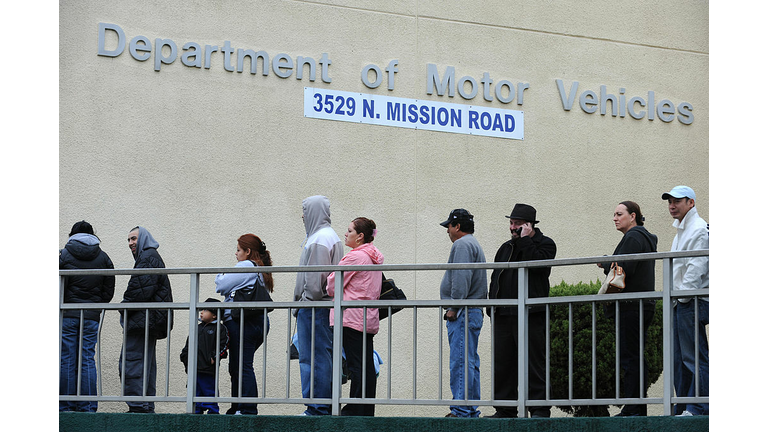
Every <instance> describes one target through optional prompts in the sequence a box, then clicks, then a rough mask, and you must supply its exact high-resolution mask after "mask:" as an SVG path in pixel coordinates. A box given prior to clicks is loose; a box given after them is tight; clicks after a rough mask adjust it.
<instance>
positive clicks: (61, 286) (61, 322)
mask: <svg viewBox="0 0 768 432" xmlns="http://www.w3.org/2000/svg"><path fill="white" fill-rule="evenodd" d="M62 306H64V276H59V382H61V340H62V338H63V337H64V334H63V333H64V309H62ZM99 373H101V370H99ZM59 393H61V392H59ZM61 396H62V395H61V394H59V398H61Z"/></svg>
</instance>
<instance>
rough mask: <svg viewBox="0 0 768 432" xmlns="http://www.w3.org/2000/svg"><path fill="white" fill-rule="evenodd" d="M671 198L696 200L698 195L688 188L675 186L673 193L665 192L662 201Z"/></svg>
mask: <svg viewBox="0 0 768 432" xmlns="http://www.w3.org/2000/svg"><path fill="white" fill-rule="evenodd" d="M670 198H690V199H692V200H696V193H695V192H694V191H693V189H691V188H689V187H688V186H683V185H680V186H675V187H673V188H672V190H671V191H669V192H665V193H663V194H662V195H661V199H663V200H668V199H670Z"/></svg>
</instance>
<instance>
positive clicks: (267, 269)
mask: <svg viewBox="0 0 768 432" xmlns="http://www.w3.org/2000/svg"><path fill="white" fill-rule="evenodd" d="M618 256H620V257H621V261H625V262H626V261H647V260H660V259H665V258H692V257H701V256H709V249H701V250H695V251H676V252H649V253H640V254H627V255H603V256H593V257H583V258H557V259H551V260H538V261H516V262H498V263H497V262H485V263H452V264H448V263H439V264H435V263H431V264H430V263H425V264H369V265H320V266H318V265H309V266H259V267H167V268H138V269H134V268H130V269H129V268H123V269H91V270H59V275H60V276H89V275H115V276H118V275H119V276H125V275H128V276H133V275H145V274H168V275H171V274H218V273H304V272H333V271H345V272H348V271H381V272H387V271H414V270H466V269H489V270H495V269H514V268H537V267H560V266H573V265H587V264H597V263H610V262H614V261H617V257H618Z"/></svg>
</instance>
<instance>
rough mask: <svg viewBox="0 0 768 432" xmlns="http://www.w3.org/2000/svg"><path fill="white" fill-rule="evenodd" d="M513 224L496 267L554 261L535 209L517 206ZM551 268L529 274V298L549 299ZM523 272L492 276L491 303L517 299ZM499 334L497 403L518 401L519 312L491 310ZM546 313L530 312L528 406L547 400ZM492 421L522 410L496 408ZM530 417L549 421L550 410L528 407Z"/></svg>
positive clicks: (496, 337) (554, 248)
mask: <svg viewBox="0 0 768 432" xmlns="http://www.w3.org/2000/svg"><path fill="white" fill-rule="evenodd" d="M506 217H507V218H508V219H509V230H510V232H511V234H512V238H511V239H510V240H508V241H506V242H504V243H503V244H502V245H501V247H499V250H498V251H497V252H496V258H495V259H494V262H517V261H534V260H547V259H554V258H555V254H556V252H557V246H556V245H555V242H554V241H553V240H552V239H551V238H549V237H547V236H545V235H544V234H542V232H541V230H540V229H538V228H536V227H535V226H536V224H537V223H539V221H537V220H536V209H535V208H533V207H532V206H530V205H528V204H515V207H514V209H512V213H511V214H510V215H509V216H506ZM550 272H551V267H533V268H530V269H529V273H528V292H527V297H528V298H536V297H549V274H550ZM517 273H518V270H517V269H496V270H494V271H493V273H492V274H491V286H490V293H489V296H488V297H489V298H491V299H516V298H517V293H518V284H517V282H518V275H517ZM487 313H488V315H489V316H491V317H492V321H493V334H494V346H495V350H494V359H493V362H494V363H493V364H494V380H495V381H494V385H493V388H494V398H495V399H498V400H515V399H517V395H518V382H517V368H518V361H517V356H518V346H519V343H521V342H522V341H519V340H518V337H517V331H518V314H517V306H513V307H493V308H488V310H487ZM545 332H546V312H545V309H544V306H534V307H529V308H528V342H529V344H528V347H529V349H528V355H529V357H528V400H541V399H545V398H546V375H545V373H546V371H545V370H544V368H545V366H546V359H545V355H546V333H545ZM494 408H496V413H495V414H494V415H492V416H489V417H494V418H507V417H517V407H508V406H507V407H502V406H495V407H494ZM528 411H529V412H530V414H531V417H549V415H550V407H546V406H531V407H528Z"/></svg>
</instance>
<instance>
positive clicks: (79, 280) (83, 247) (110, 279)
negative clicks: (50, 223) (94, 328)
mask: <svg viewBox="0 0 768 432" xmlns="http://www.w3.org/2000/svg"><path fill="white" fill-rule="evenodd" d="M113 268H115V267H114V265H113V264H112V260H110V259H109V256H108V255H107V254H106V253H105V252H104V251H103V250H101V248H100V247H99V245H98V244H86V243H83V242H80V241H77V240H75V239H71V238H70V240H69V241H68V242H67V244H66V246H64V249H62V250H61V251H59V269H61V270H82V269H113ZM114 295H115V277H114V276H67V277H65V278H64V303H109V302H110V301H111V300H112V297H113V296H114ZM100 313H101V311H100V310H86V311H85V312H84V314H83V318H85V319H90V320H94V321H98V320H99V315H100ZM64 316H65V317H67V318H80V311H79V310H77V311H75V310H68V311H65V312H64Z"/></svg>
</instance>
